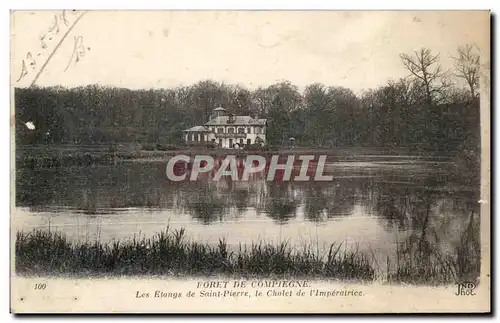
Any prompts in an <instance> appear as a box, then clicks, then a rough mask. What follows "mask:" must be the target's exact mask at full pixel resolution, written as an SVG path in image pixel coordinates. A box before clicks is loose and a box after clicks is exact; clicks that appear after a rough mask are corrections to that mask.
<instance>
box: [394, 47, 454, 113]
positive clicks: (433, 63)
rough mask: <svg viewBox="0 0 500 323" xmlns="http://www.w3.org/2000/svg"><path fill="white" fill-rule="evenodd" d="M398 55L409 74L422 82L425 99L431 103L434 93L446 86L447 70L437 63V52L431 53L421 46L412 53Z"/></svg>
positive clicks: (439, 91)
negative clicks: (435, 53)
mask: <svg viewBox="0 0 500 323" xmlns="http://www.w3.org/2000/svg"><path fill="white" fill-rule="evenodd" d="M399 57H400V58H401V60H402V61H403V65H404V66H405V68H406V69H407V70H408V71H409V72H410V73H411V76H413V77H414V78H416V79H417V80H418V81H420V82H421V83H422V85H423V88H424V91H425V98H426V101H427V103H428V104H429V105H432V104H433V102H434V97H435V96H436V94H439V93H441V91H442V90H443V89H444V88H446V87H447V86H448V83H447V82H446V80H445V76H446V75H447V71H445V70H443V68H442V67H441V65H440V64H439V54H437V55H433V54H432V52H431V50H430V49H428V48H422V49H420V50H418V51H415V52H414V53H413V55H408V54H401V55H399Z"/></svg>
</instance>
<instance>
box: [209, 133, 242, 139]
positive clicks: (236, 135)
mask: <svg viewBox="0 0 500 323" xmlns="http://www.w3.org/2000/svg"><path fill="white" fill-rule="evenodd" d="M246 137H247V134H246V133H216V134H215V138H246Z"/></svg>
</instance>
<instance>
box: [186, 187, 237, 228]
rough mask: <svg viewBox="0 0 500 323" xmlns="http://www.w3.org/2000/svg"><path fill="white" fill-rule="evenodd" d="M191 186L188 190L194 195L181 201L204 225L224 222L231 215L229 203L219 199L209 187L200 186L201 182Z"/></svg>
mask: <svg viewBox="0 0 500 323" xmlns="http://www.w3.org/2000/svg"><path fill="white" fill-rule="evenodd" d="M191 184H192V185H189V187H188V188H187V189H188V190H189V191H190V192H191V193H194V194H191V195H190V196H189V197H187V198H183V199H181V204H182V205H183V207H184V208H185V209H186V210H187V211H188V213H189V214H191V216H192V217H193V218H194V219H196V220H198V221H200V222H201V223H203V224H210V223H213V222H215V221H223V220H224V219H225V218H226V217H227V215H228V213H229V212H228V211H229V210H228V203H227V201H225V200H223V199H219V198H218V197H217V196H216V195H215V193H214V191H213V190H210V188H209V187H208V185H200V184H202V183H200V182H191Z"/></svg>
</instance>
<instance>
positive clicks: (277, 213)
mask: <svg viewBox="0 0 500 323" xmlns="http://www.w3.org/2000/svg"><path fill="white" fill-rule="evenodd" d="M267 184H268V185H267V195H266V198H265V199H263V200H261V202H263V204H264V205H261V206H260V207H259V208H260V209H261V210H263V211H264V213H265V214H266V215H267V216H268V217H270V218H271V219H273V220H275V221H276V222H278V223H286V222H287V221H288V220H290V219H293V218H295V217H296V216H297V207H298V205H299V201H298V200H297V199H296V197H295V192H294V190H293V189H292V187H291V185H290V184H289V183H285V182H282V183H274V182H268V183H267Z"/></svg>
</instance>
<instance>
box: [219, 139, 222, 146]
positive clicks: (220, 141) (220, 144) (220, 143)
mask: <svg viewBox="0 0 500 323" xmlns="http://www.w3.org/2000/svg"><path fill="white" fill-rule="evenodd" d="M219 146H221V147H222V139H219Z"/></svg>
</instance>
